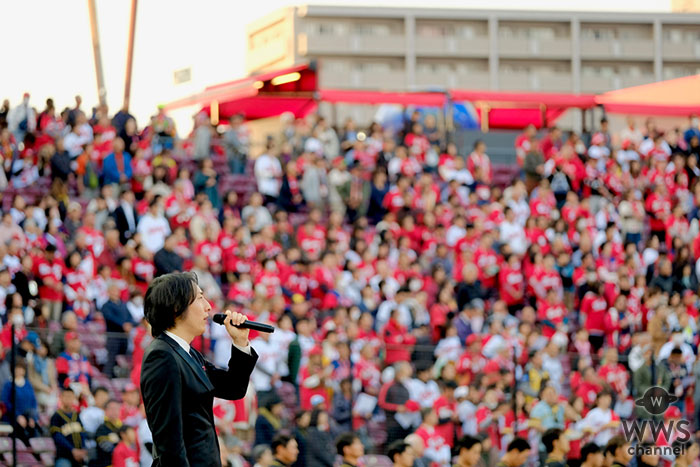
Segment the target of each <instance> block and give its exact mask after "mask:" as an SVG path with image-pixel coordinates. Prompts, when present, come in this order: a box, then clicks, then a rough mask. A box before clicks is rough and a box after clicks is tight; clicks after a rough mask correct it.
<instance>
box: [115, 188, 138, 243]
mask: <svg viewBox="0 0 700 467" xmlns="http://www.w3.org/2000/svg"><path fill="white" fill-rule="evenodd" d="M135 203H136V196H134V192H133V191H131V190H125V191H123V192H122V194H121V196H120V197H119V206H117V208H116V209H115V210H114V212H113V213H112V216H113V217H114V221H115V222H116V224H117V230H119V241H120V242H121V244H122V245H126V242H127V241H128V240H129V239H130V238H132V237H133V236H134V235H135V234H136V229H137V227H138V224H139V216H138V213H137V212H136V209H134V205H135Z"/></svg>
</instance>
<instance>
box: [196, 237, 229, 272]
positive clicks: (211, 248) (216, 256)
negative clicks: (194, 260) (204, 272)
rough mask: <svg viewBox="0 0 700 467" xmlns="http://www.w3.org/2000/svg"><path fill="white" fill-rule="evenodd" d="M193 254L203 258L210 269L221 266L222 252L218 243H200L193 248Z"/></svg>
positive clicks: (207, 241) (205, 241)
mask: <svg viewBox="0 0 700 467" xmlns="http://www.w3.org/2000/svg"><path fill="white" fill-rule="evenodd" d="M194 254H195V255H197V256H200V255H201V256H204V257H205V258H206V259H207V263H208V264H209V267H210V268H212V267H214V266H217V267H218V266H221V261H222V259H223V251H222V250H221V247H220V246H219V244H218V243H215V242H211V241H209V240H204V241H201V242H199V243H198V244H197V246H196V247H195V248H194Z"/></svg>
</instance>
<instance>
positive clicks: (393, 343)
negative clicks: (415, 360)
mask: <svg viewBox="0 0 700 467" xmlns="http://www.w3.org/2000/svg"><path fill="white" fill-rule="evenodd" d="M382 335H383V337H384V344H385V345H386V358H385V361H384V362H385V363H386V364H387V365H392V364H394V363H396V362H410V361H411V351H412V350H413V345H414V344H415V343H416V338H415V336H413V335H412V334H410V333H409V332H408V331H407V330H406V328H405V327H404V326H402V325H401V324H399V323H397V322H396V321H394V320H393V319H392V320H389V322H388V323H387V325H386V327H385V328H384V331H383V332H382Z"/></svg>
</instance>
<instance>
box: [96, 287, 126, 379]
mask: <svg viewBox="0 0 700 467" xmlns="http://www.w3.org/2000/svg"><path fill="white" fill-rule="evenodd" d="M108 293H109V301H108V302H107V303H105V304H104V305H103V306H102V310H101V311H102V315H103V316H104V318H105V322H106V323H107V333H108V334H107V352H108V356H107V363H106V364H105V367H104V372H105V374H107V375H110V376H116V375H114V364H115V359H116V357H117V355H126V352H127V346H128V344H129V340H128V335H129V333H131V330H132V329H133V327H134V322H133V319H132V318H131V313H129V309H128V308H127V307H126V303H124V302H123V301H122V299H121V290H120V289H119V286H118V285H116V284H112V285H110V286H109V289H108ZM124 334H126V336H124Z"/></svg>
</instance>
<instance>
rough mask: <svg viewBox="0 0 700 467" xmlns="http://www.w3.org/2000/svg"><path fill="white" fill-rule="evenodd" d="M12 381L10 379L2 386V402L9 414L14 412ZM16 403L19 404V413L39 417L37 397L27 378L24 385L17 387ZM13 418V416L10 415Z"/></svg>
mask: <svg viewBox="0 0 700 467" xmlns="http://www.w3.org/2000/svg"><path fill="white" fill-rule="evenodd" d="M11 396H12V382H11V381H8V382H7V383H5V386H3V388H2V402H3V403H4V404H5V407H6V408H7V414H8V415H10V414H11V413H12V398H11ZM15 403H16V404H17V412H16V413H17V415H29V416H30V417H32V418H34V419H35V420H36V419H37V416H38V414H37V405H36V397H35V396H34V388H33V387H32V385H31V384H30V383H29V381H28V380H26V379H25V381H24V386H17V387H16V389H15ZM10 418H11V417H10Z"/></svg>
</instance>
